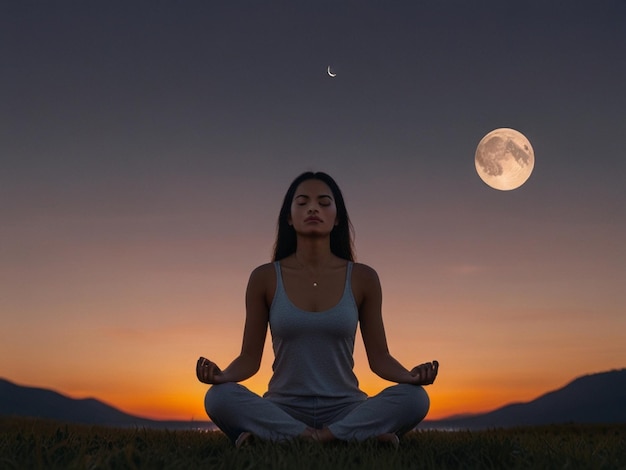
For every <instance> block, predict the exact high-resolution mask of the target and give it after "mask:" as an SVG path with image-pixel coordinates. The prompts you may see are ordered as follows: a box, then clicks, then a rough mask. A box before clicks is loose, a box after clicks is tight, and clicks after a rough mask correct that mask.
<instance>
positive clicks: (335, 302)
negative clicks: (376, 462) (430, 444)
mask: <svg viewBox="0 0 626 470" xmlns="http://www.w3.org/2000/svg"><path fill="white" fill-rule="evenodd" d="M381 305H382V293H381V287H380V282H379V280H378V275H377V274H376V271H374V269H372V268H370V267H369V266H366V265H364V264H360V263H355V262H354V255H353V244H352V226H351V224H350V219H349V217H348V213H347V210H346V206H345V203H344V199H343V196H342V193H341V190H340V189H339V187H338V186H337V184H336V183H335V181H334V180H333V179H332V178H331V177H330V176H329V175H327V174H325V173H321V172H318V173H313V172H307V173H303V174H302V175H300V176H299V177H298V178H296V179H295V180H294V181H293V183H292V184H291V186H290V187H289V189H288V191H287V193H286V195H285V198H284V201H283V205H282V208H281V210H280V214H279V218H278V233H277V237H276V244H275V248H274V256H273V262H272V263H268V264H264V265H262V266H259V267H258V268H256V269H255V270H254V271H253V272H252V274H251V275H250V279H249V282H248V287H247V291H246V321H245V327H244V332H243V342H242V347H241V354H240V355H239V356H238V357H237V358H235V360H234V361H232V363H231V364H230V365H229V366H228V367H226V368H225V369H224V370H221V369H220V368H219V367H218V366H217V365H216V364H215V363H214V362H212V361H210V360H209V359H206V358H204V357H200V358H199V359H198V363H197V367H196V374H197V377H198V379H199V380H200V381H201V382H203V383H206V384H211V385H212V387H211V388H209V390H208V391H207V393H206V397H205V408H206V411H207V414H208V415H209V417H210V418H211V420H212V421H213V422H214V423H215V424H216V425H217V426H218V427H219V428H220V429H221V430H222V431H223V432H224V433H226V434H227V435H228V436H229V437H230V438H231V439H232V440H233V442H235V444H236V445H241V444H242V443H244V442H246V441H248V439H250V437H252V436H255V437H256V438H259V439H263V440H271V441H285V440H290V439H294V438H297V437H301V438H306V439H313V440H317V441H320V442H328V441H332V440H336V439H338V440H343V441H349V440H356V441H362V440H366V439H369V438H376V439H379V440H382V441H389V442H391V443H393V444H395V445H397V443H398V442H399V440H398V437H399V436H401V435H402V434H404V433H406V432H407V431H409V430H411V429H413V428H414V427H415V426H416V425H417V424H418V423H419V422H420V421H421V420H422V419H424V417H425V416H426V413H427V412H428V408H429V405H430V401H429V398H428V395H427V394H426V391H425V390H424V388H423V387H422V386H424V385H429V384H432V383H433V382H434V380H435V378H436V377H437V371H438V368H439V364H438V363H437V361H432V362H426V363H423V364H421V365H418V366H416V367H414V368H412V369H411V370H408V369H406V368H405V367H404V366H402V365H401V364H400V363H399V362H398V361H397V360H396V359H394V357H393V356H392V355H391V354H390V353H389V349H388V347H387V339H386V336H385V329H384V325H383V319H382V312H381ZM268 325H269V327H270V330H271V335H272V345H273V349H274V364H273V367H272V369H273V375H272V377H271V379H270V382H269V386H268V390H267V392H266V393H265V394H264V395H263V396H259V395H257V394H255V393H253V392H252V391H250V390H249V389H247V388H246V387H244V386H243V385H241V384H239V383H238V382H241V381H243V380H246V379H248V378H249V377H251V376H253V375H254V374H255V373H256V372H257V371H258V370H259V367H260V364H261V357H262V354H263V346H264V344H265V338H266V334H267V328H268ZM357 326H360V330H361V335H362V338H363V344H364V346H365V350H366V353H367V358H368V362H369V366H370V368H371V370H372V371H373V372H374V373H376V374H377V375H379V376H380V377H382V378H383V379H385V380H388V381H390V382H394V383H396V385H392V386H390V387H388V388H386V389H385V390H383V391H381V392H380V393H378V394H377V395H375V396H372V397H368V396H367V395H366V394H365V393H364V392H363V391H361V390H360V389H359V385H358V380H357V378H356V376H355V374H354V372H353V366H354V360H353V351H354V340H355V335H356V330H357ZM416 343H418V342H416Z"/></svg>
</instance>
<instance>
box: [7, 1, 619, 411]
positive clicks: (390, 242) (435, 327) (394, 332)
mask: <svg viewBox="0 0 626 470" xmlns="http://www.w3.org/2000/svg"><path fill="white" fill-rule="evenodd" d="M0 56H1V57H2V58H3V59H2V73H0V93H1V99H2V106H1V107H0V162H1V167H0V169H1V171H0V218H1V220H2V223H1V224H0V315H1V319H2V320H1V323H2V328H1V329H0V377H4V378H6V379H8V380H11V381H14V382H16V383H18V384H21V385H28V386H37V387H44V388H51V389H53V390H56V391H58V392H61V393H64V394H66V395H69V396H72V397H75V398H82V397H96V398H98V399H101V400H103V401H105V402H107V403H108V404H111V405H113V406H116V407H118V408H120V409H122V410H123V411H126V412H128V413H132V414H137V415H141V416H146V417H151V418H155V419H184V420H187V419H196V420H200V419H206V415H205V413H204V407H203V398H204V393H205V391H206V388H207V386H205V385H203V384H201V383H199V382H198V381H197V380H196V377H195V362H196V360H197V358H198V356H200V355H203V356H206V357H208V358H210V359H212V360H213V361H215V362H216V363H217V364H218V365H220V366H222V367H225V366H226V365H228V363H229V362H230V361H231V360H232V359H234V358H235V356H236V355H237V354H238V353H239V350H240V346H241V334H242V327H243V321H244V317H245V310H244V292H245V287H246V283H247V280H248V276H249V273H250V272H251V271H252V269H254V268H255V267H256V266H258V265H260V264H263V263H266V262H269V261H270V258H271V250H272V245H273V243H274V237H275V227H276V221H277V217H278V211H279V208H280V204H281V202H282V198H283V196H284V193H285V192H286V190H287V187H288V186H289V184H290V183H291V181H292V180H293V179H294V178H295V177H296V176H297V175H298V174H300V173H301V172H303V171H307V170H314V171H325V172H328V173H330V174H331V175H332V176H333V177H334V178H335V179H336V180H337V182H338V183H339V185H340V187H341V188H342V191H343V193H344V196H345V199H346V204H347V207H348V211H349V214H350V217H351V220H352V223H353V225H354V228H355V234H356V238H355V243H356V253H357V260H358V261H359V262H362V263H365V264H368V265H370V266H372V267H373V268H374V269H376V271H377V272H378V274H379V277H380V279H381V283H382V288H383V298H384V300H383V318H384V321H385V326H386V332H387V339H388V342H389V347H390V350H391V353H392V354H393V355H394V356H395V357H396V358H397V359H398V360H399V361H400V362H401V363H403V364H404V365H405V366H406V367H407V368H412V367H413V366H415V365H417V364H419V363H422V362H426V361H430V360H433V359H437V360H438V361H439V362H440V364H441V366H440V371H439V377H438V379H437V381H436V383H435V384H434V385H432V386H429V387H428V392H429V394H430V397H431V411H430V414H429V416H428V418H430V419H438V418H443V417H446V416H450V415H454V414H458V413H475V412H482V411H489V410H492V409H495V408H497V407H499V406H502V405H505V404H508V403H511V402H520V401H529V400H532V399H534V398H536V397H538V396H539V395H541V394H543V393H544V392H547V391H550V390H553V389H556V388H560V387H562V386H564V385H565V384H566V383H568V382H569V381H571V380H573V379H574V378H576V377H579V376H581V375H585V374H589V373H594V372H600V371H606V370H611V369H620V368H623V367H625V366H626V321H625V317H626V293H625V290H624V288H623V286H624V285H626V248H625V244H624V240H626V184H624V182H625V181H626V164H625V162H624V155H625V151H624V142H623V138H624V136H625V135H626V112H625V109H626V91H625V90H626V88H625V87H624V83H626V3H624V2H623V1H621V0H599V1H597V0H589V1H556V0H555V1H550V2H546V1H543V0H542V1H534V0H531V1H528V0H524V1H516V0H511V1H507V2H502V1H499V0H498V1H496V0H480V1H476V2H468V1H460V0H440V1H424V0H415V1H411V2H408V1H407V2H391V3H390V2H382V1H373V0H363V1H325V0H318V1H314V2H313V1H311V2H282V1H281V2H278V1H274V2H264V1H260V2H252V1H249V2H242V1H239V0H234V1H229V2H205V1H200V0H190V1H185V2H182V1H175V0H171V1H166V0H158V1H147V0H146V1H134V2H126V1H119V0H113V1H97V0H93V1H68V0H60V1H55V2H45V1H32V0H31V1H29V0H25V1H20V2H2V3H1V4H0ZM329 65H330V66H331V67H332V69H333V71H334V72H335V73H336V74H337V75H336V77H335V78H331V77H330V76H329V75H328V74H327V72H326V70H327V67H328V66H329ZM500 127H509V128H513V129H516V130H518V131H520V132H522V133H523V134H524V135H525V136H526V137H527V138H528V139H529V141H530V142H531V144H532V146H533V149H534V152H535V166H534V170H533V173H532V175H531V176H530V178H529V179H528V181H527V182H526V183H525V184H524V185H522V186H521V187H519V188H518V189H515V190H512V191H499V190H495V189H493V188H491V187H489V186H487V185H486V184H485V183H483V182H482V180H481V179H480V178H479V176H478V175H477V173H476V170H475V166H474V154H475V150H476V146H477V144H478V142H479V141H480V140H481V139H482V137H483V136H484V135H486V134H487V133H488V132H490V131H492V130H493V129H496V128H500ZM357 337H358V335H357ZM272 357H273V354H272V350H271V343H269V340H268V342H267V343H266V348H265V352H264V357H263V364H262V366H261V370H260V371H259V372H258V374H257V375H255V376H254V377H253V378H251V379H249V380H247V381H246V382H245V385H247V386H248V387H250V388H251V389H252V390H254V391H256V392H258V393H263V392H264V391H265V390H266V386H267V381H268V380H269V377H270V375H271V362H272ZM355 363H356V365H355V371H356V373H357V376H358V377H359V379H360V383H361V387H362V388H363V390H365V391H366V392H367V393H369V394H375V393H377V392H378V391H380V390H381V389H382V388H384V387H386V386H388V385H389V383H388V382H385V381H384V380H382V379H379V378H377V377H376V376H375V375H374V374H372V372H371V371H369V369H368V366H367V361H366V358H365V355H364V351H363V345H362V341H361V340H360V338H358V339H357V345H356V350H355Z"/></svg>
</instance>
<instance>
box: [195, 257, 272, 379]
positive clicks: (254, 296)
mask: <svg viewBox="0 0 626 470" xmlns="http://www.w3.org/2000/svg"><path fill="white" fill-rule="evenodd" d="M272 275H274V270H273V267H272V265H264V266H260V267H258V268H257V269H255V270H254V271H253V272H252V274H251V275H250V279H249V281H248V288H247V289H246V323H245V327H244V331H243V341H242V345H241V353H240V354H239V356H237V358H235V360H234V361H233V362H231V363H230V365H229V366H228V367H227V368H226V369H224V370H223V371H222V370H220V368H219V367H218V366H217V365H216V364H215V363H214V362H211V361H210V360H208V359H205V358H204V357H201V358H200V359H198V364H197V366H196V375H197V376H198V380H200V382H203V383H207V384H220V383H225V382H241V381H243V380H246V379H248V378H250V377H252V376H253V375H254V374H256V373H257V371H258V370H259V367H260V366H261V358H262V357H263V346H264V345H265V337H266V335H267V325H268V320H269V304H268V296H267V292H268V286H269V283H268V279H269V277H268V276H272Z"/></svg>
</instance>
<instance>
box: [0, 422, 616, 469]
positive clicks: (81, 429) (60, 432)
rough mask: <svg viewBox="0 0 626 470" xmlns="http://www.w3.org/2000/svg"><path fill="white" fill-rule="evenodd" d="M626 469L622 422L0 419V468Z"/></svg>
mask: <svg viewBox="0 0 626 470" xmlns="http://www.w3.org/2000/svg"><path fill="white" fill-rule="evenodd" d="M28 468H41V469H106V468H115V469H126V468H128V469H134V468H141V469H195V468H203V469H228V470H244V469H289V470H292V469H307V468H310V469H324V470H331V469H342V470H346V469H359V470H366V469H376V470H379V469H393V468H415V469H472V468H480V469H490V468H498V469H515V468H527V469H560V468H562V469H585V470H587V469H626V425H612V426H577V425H568V426H551V427H531V428H519V429H511V430H492V431H475V432H466V431H463V432H441V431H420V432H413V433H410V434H409V435H407V436H405V437H404V438H403V440H402V441H401V444H400V448H399V449H398V450H395V449H393V448H391V447H389V446H385V445H381V444H377V443H374V442H368V443H361V444H357V443H350V444H331V445H320V444H316V443H309V442H294V443H291V444H270V443H255V444H253V445H251V446H248V447H246V448H242V449H235V448H234V446H233V445H232V444H231V443H230V442H229V441H228V440H227V439H226V438H225V437H224V435H223V434H221V433H218V432H208V433H207V432H197V431H158V430H146V429H116V428H106V427H97V426H79V425H66V424H61V423H55V422H46V421H40V420H29V419H9V418H0V469H28Z"/></svg>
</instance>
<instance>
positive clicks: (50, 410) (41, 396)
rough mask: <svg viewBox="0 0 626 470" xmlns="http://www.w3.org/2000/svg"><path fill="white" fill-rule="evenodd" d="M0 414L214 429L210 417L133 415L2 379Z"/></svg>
mask: <svg viewBox="0 0 626 470" xmlns="http://www.w3.org/2000/svg"><path fill="white" fill-rule="evenodd" d="M0 416H24V417H33V418H44V419H53V420H57V421H63V422H69V423H80V424H98V425H104V426H115V427H142V428H160V429H215V425H213V423H211V422H210V421H158V420H152V419H147V418H142V417H139V416H134V415H130V414H127V413H124V412H123V411H120V410H118V409H117V408H114V407H112V406H109V405H107V404H105V403H103V402H101V401H99V400H96V399H94V398H84V399H74V398H70V397H67V396H65V395H62V394H60V393H57V392H54V391H52V390H47V389H43V388H35V387H24V386H20V385H16V384H14V383H12V382H9V381H8V380H5V379H0Z"/></svg>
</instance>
